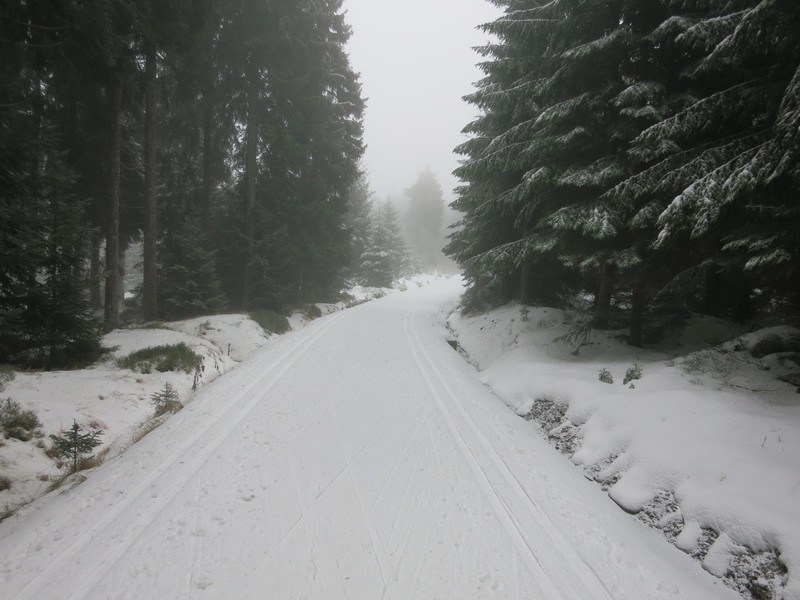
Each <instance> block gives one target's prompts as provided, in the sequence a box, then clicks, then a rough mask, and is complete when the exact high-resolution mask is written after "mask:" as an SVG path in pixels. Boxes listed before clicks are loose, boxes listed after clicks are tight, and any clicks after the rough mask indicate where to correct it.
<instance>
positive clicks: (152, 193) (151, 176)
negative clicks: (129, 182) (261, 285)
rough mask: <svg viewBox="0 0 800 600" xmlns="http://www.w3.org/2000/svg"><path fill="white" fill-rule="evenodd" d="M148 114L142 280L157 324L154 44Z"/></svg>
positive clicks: (146, 311)
mask: <svg viewBox="0 0 800 600" xmlns="http://www.w3.org/2000/svg"><path fill="white" fill-rule="evenodd" d="M145 52H146V58H145V73H146V77H147V82H146V84H145V115H144V232H143V233H144V257H143V258H144V269H143V271H144V272H143V280H142V316H143V317H144V318H145V320H147V321H153V320H155V319H156V317H157V316H158V300H157V293H158V290H157V280H158V271H157V269H158V267H157V264H156V123H157V116H156V111H157V108H156V69H157V63H156V49H155V47H154V46H153V44H152V43H148V44H147V48H146V50H145Z"/></svg>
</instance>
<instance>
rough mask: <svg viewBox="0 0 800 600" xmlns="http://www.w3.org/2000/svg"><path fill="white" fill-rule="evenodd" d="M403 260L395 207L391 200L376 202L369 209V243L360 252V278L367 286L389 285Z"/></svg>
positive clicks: (403, 244)
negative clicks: (376, 204) (372, 207)
mask: <svg viewBox="0 0 800 600" xmlns="http://www.w3.org/2000/svg"><path fill="white" fill-rule="evenodd" d="M406 261H407V254H406V245H405V241H404V240H403V237H402V234H401V233H400V227H399V225H398V221H397V211H396V210H395V208H394V206H393V205H392V204H391V202H388V201H387V202H384V203H382V204H379V205H378V206H377V207H376V208H375V211H374V213H373V219H372V228H371V232H370V239H369V245H368V246H367V248H366V250H364V253H363V254H362V255H361V268H360V275H361V280H362V281H363V282H364V284H365V285H368V286H373V287H391V285H392V282H393V281H394V280H395V279H397V278H398V277H400V276H401V275H402V274H403V268H404V266H405V263H406Z"/></svg>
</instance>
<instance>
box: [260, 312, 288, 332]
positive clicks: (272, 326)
mask: <svg viewBox="0 0 800 600" xmlns="http://www.w3.org/2000/svg"><path fill="white" fill-rule="evenodd" d="M250 318H251V319H253V321H255V322H256V323H258V324H259V325H261V329H263V330H264V331H266V332H267V333H277V334H281V333H286V332H287V331H289V330H290V329H291V325H289V320H288V319H287V318H286V317H284V316H283V315H279V314H278V313H276V312H275V311H272V310H268V309H262V310H254V311H253V312H251V313H250Z"/></svg>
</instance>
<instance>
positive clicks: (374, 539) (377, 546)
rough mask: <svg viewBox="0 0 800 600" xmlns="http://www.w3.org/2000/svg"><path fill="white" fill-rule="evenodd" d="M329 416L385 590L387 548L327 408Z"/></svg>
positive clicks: (386, 586) (337, 427) (386, 582)
mask: <svg viewBox="0 0 800 600" xmlns="http://www.w3.org/2000/svg"><path fill="white" fill-rule="evenodd" d="M326 412H327V413H328V416H329V417H330V419H331V421H332V422H333V424H334V426H335V427H336V435H337V436H338V438H339V445H340V446H341V447H342V455H343V457H344V462H345V468H344V470H345V471H347V473H348V475H349V476H350V485H352V486H353V493H354V494H355V497H356V500H357V501H358V508H359V510H360V511H361V518H362V519H363V521H364V525H365V527H366V528H367V533H368V534H369V540H370V544H371V546H372V550H373V553H374V555H375V561H376V562H377V563H378V572H379V573H380V576H381V581H382V582H383V589H384V592H385V591H386V590H387V589H388V586H389V584H388V581H387V579H386V573H387V564H386V562H387V561H386V549H385V548H384V547H383V545H381V542H380V538H379V537H378V532H377V531H375V525H374V524H373V523H372V519H370V517H369V514H368V513H367V510H366V508H365V507H364V500H363V499H362V498H361V492H360V491H359V490H358V484H357V483H356V478H355V477H354V475H353V469H352V468H351V459H350V457H349V456H348V455H347V448H346V447H345V444H344V436H343V435H342V428H341V427H339V421H338V420H337V419H336V417H334V416H333V415H332V414H331V412H330V411H329V410H327V409H326Z"/></svg>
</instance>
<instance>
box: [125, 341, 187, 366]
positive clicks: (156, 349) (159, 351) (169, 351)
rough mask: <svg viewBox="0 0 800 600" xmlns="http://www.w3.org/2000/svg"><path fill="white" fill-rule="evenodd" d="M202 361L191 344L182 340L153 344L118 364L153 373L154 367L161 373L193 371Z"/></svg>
mask: <svg viewBox="0 0 800 600" xmlns="http://www.w3.org/2000/svg"><path fill="white" fill-rule="evenodd" d="M201 361H202V358H201V357H200V356H199V355H198V354H196V353H195V352H193V351H192V350H191V348H189V346H187V345H186V344H185V343H183V342H180V343H179V344H171V345H166V346H151V347H149V348H143V349H141V350H137V351H136V352H131V353H130V354H128V355H127V356H124V357H122V358H120V359H119V360H118V361H117V364H118V365H119V366H120V367H121V368H123V369H130V370H131V371H139V372H141V373H151V372H152V371H153V369H155V370H156V371H159V372H161V373H163V372H166V371H184V372H186V373H191V372H193V371H194V370H195V369H197V366H198V365H199V364H200V362H201Z"/></svg>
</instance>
